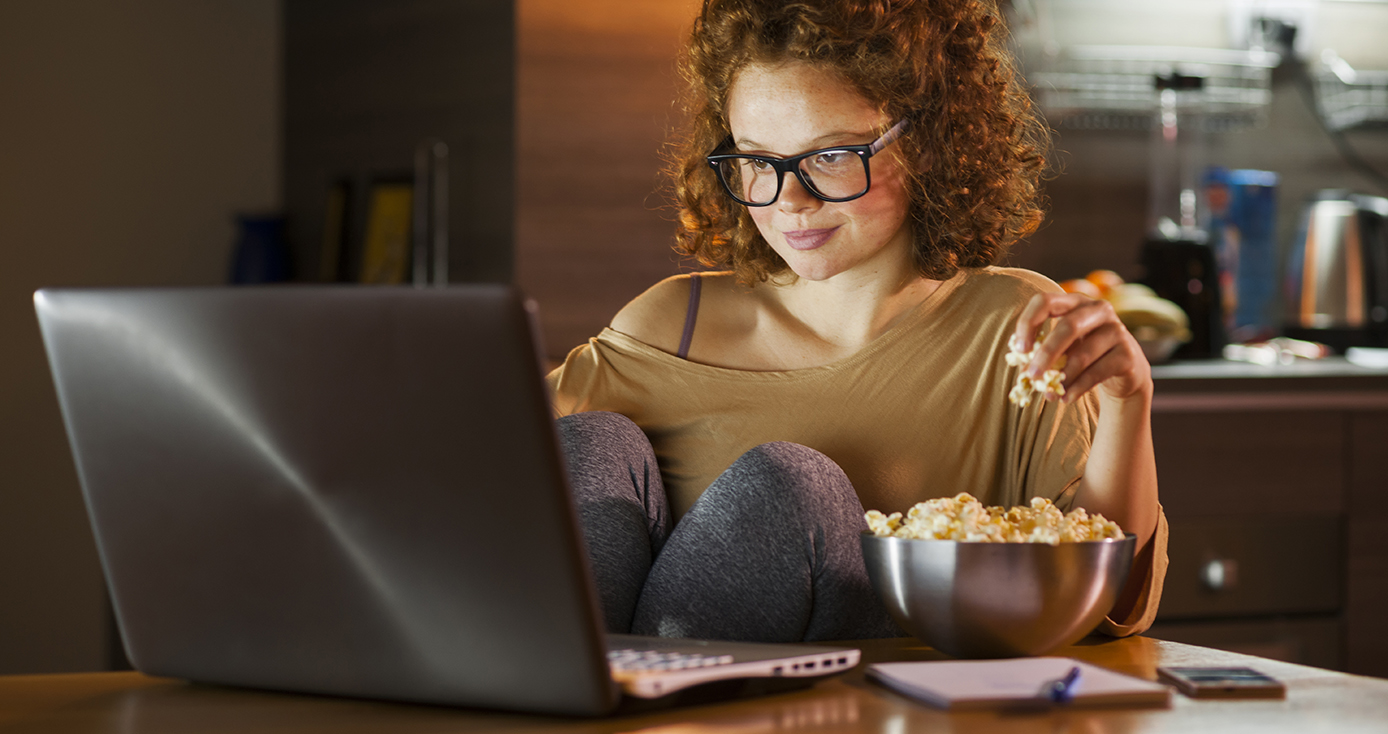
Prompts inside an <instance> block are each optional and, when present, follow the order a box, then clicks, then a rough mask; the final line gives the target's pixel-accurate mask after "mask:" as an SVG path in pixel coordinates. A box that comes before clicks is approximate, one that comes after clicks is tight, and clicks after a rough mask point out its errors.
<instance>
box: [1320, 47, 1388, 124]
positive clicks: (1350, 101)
mask: <svg viewBox="0 0 1388 734" xmlns="http://www.w3.org/2000/svg"><path fill="white" fill-rule="evenodd" d="M1315 79H1316V105H1317V106H1318V107H1320V113H1321V117H1322V118H1324V119H1325V124H1326V125H1327V126H1329V127H1330V129H1332V130H1337V131H1338V130H1345V129H1347V128H1351V127H1358V126H1360V125H1381V124H1388V71H1365V70H1362V69H1355V68H1354V67H1352V66H1350V65H1349V64H1348V63H1346V62H1345V60H1344V59H1341V58H1340V57H1339V56H1337V55H1336V54H1335V52H1334V51H1332V50H1330V49H1326V50H1325V51H1324V52H1323V53H1322V54H1321V65H1320V66H1319V67H1318V68H1317V69H1316V74H1315Z"/></svg>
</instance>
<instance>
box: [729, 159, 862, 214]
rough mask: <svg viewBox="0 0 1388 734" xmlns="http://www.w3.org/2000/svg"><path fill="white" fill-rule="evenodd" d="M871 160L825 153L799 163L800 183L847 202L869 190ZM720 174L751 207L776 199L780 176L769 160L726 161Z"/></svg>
mask: <svg viewBox="0 0 1388 734" xmlns="http://www.w3.org/2000/svg"><path fill="white" fill-rule="evenodd" d="M867 166H868V160H867V158H866V157H864V156H860V155H858V154H856V153H854V152H852V151H847V150H826V151H822V152H819V153H816V154H814V155H812V156H809V157H807V158H803V159H801V160H800V162H799V170H800V176H801V180H802V181H804V182H805V183H806V184H807V185H808V187H809V188H810V190H811V192H812V193H814V194H817V195H818V196H820V197H821V198H826V199H845V198H849V197H854V196H860V195H862V194H864V193H866V192H867V188H868V171H867ZM718 173H719V175H721V176H722V177H723V180H724V181H725V182H726V183H727V186H728V189H729V190H730V191H733V192H736V193H737V194H738V198H740V199H742V201H744V202H746V203H748V204H769V203H771V202H773V201H775V200H776V196H777V194H778V193H779V189H780V186H781V176H780V174H779V173H778V172H777V171H776V168H775V167H774V166H772V165H771V164H770V163H767V162H766V161H762V160H757V159H755V158H727V159H724V160H722V161H719V164H718Z"/></svg>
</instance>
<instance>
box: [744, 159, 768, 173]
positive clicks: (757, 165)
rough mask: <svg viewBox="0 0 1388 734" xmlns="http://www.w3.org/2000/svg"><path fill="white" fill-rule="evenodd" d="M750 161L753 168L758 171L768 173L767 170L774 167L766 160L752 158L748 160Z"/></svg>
mask: <svg viewBox="0 0 1388 734" xmlns="http://www.w3.org/2000/svg"><path fill="white" fill-rule="evenodd" d="M748 163H749V164H750V165H751V167H752V170H753V171H755V172H756V173H766V172H767V171H770V170H771V168H772V166H771V164H770V163H767V162H766V161H759V160H756V159H752V160H750V161H748Z"/></svg>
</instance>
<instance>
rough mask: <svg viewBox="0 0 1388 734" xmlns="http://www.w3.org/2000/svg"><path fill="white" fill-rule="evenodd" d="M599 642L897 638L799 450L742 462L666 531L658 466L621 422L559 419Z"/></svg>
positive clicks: (822, 483) (843, 494)
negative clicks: (600, 619) (601, 631)
mask: <svg viewBox="0 0 1388 734" xmlns="http://www.w3.org/2000/svg"><path fill="white" fill-rule="evenodd" d="M558 426H559V436H560V444H561V446H562V447H563V450H564V453H565V456H566V459H567V461H568V466H569V474H570V479H571V483H572V486H573V492H574V499H575V504H576V505H577V508H578V513H579V518H580V522H581V523H582V525H583V531H584V535H585V537H586V539H587V541H588V552H589V556H590V558H591V560H592V568H593V575H594V577H595V578H596V581H597V585H598V592H599V595H600V597H601V601H602V608H603V615H604V618H605V620H606V624H607V629H608V630H609V631H611V632H632V633H635V634H642V635H659V636H662V637H694V638H703V639H723V640H759V641H765V642H793V641H800V640H850V639H864V638H870V637H894V636H899V635H901V634H902V633H901V631H900V629H899V628H898V627H897V626H896V624H895V623H894V622H892V620H891V618H890V617H889V616H888V615H887V612H886V609H885V608H883V606H882V603H881V602H880V601H879V600H878V598H877V595H876V593H875V592H874V591H873V589H872V586H871V584H870V583H869V582H868V579H867V573H866V571H865V570H864V568H863V557H862V549H861V547H860V546H859V541H858V535H859V533H861V532H862V531H864V530H866V529H867V525H866V523H865V522H864V520H863V507H862V504H861V503H860V502H859V500H858V496H857V494H856V493H855V492H854V491H853V487H852V485H851V484H849V481H848V477H846V476H844V473H843V470H841V469H840V468H839V467H838V465H837V464H835V463H834V462H833V461H832V460H830V459H829V458H828V457H826V456H824V455H823V454H821V453H819V452H817V451H815V450H813V449H810V448H806V447H804V446H801V445H799V444H793V443H783V442H782V443H768V444H763V445H761V446H758V447H756V448H754V449H752V450H751V451H748V452H747V453H745V454H743V455H742V457H741V458H739V459H738V460H737V461H736V462H734V463H733V465H732V466H731V467H729V468H728V470H727V471H725V472H723V474H722V476H720V477H718V479H716V480H714V482H713V484H711V485H709V487H708V489H707V490H705V491H704V493H703V495H702V496H700V497H699V499H698V501H697V502H695V503H694V506H693V507H692V508H690V510H689V512H688V513H686V514H685V516H684V517H683V518H681V519H680V521H679V523H678V524H675V525H674V527H673V529H672V528H671V524H672V523H671V519H670V511H669V507H668V504H667V502H666V499H665V489H664V486H663V485H662V483H661V479H660V471H659V469H658V467H657V466H656V460H655V453H654V451H652V449H651V445H650V442H649V441H648V440H647V439H646V435H645V434H644V433H643V432H642V431H641V429H640V428H638V427H637V426H636V424H634V423H632V422H631V421H630V420H629V419H627V418H626V417H625V416H622V415H618V414H616V413H601V412H593V413H578V414H574V415H570V416H565V417H563V418H561V419H559V424H558Z"/></svg>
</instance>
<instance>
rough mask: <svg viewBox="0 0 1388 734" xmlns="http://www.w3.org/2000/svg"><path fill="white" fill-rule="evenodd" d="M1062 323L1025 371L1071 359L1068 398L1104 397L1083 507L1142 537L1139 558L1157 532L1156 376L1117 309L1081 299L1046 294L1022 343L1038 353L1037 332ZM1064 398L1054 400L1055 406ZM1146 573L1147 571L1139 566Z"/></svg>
mask: <svg viewBox="0 0 1388 734" xmlns="http://www.w3.org/2000/svg"><path fill="white" fill-rule="evenodd" d="M1051 318H1054V319H1055V323H1054V324H1053V325H1052V327H1051V330H1050V333H1049V334H1047V336H1046V338H1045V340H1044V341H1042V343H1041V345H1040V349H1038V350H1037V353H1036V354H1035V355H1034V358H1033V359H1032V362H1031V364H1030V365H1028V366H1027V367H1026V368H1025V369H1028V370H1030V372H1031V373H1032V374H1033V375H1038V376H1039V375H1040V373H1041V372H1043V371H1045V370H1046V369H1048V368H1049V367H1050V366H1051V365H1052V364H1054V363H1055V362H1056V360H1057V358H1059V357H1060V356H1061V355H1064V356H1065V358H1066V364H1065V367H1064V372H1065V375H1066V379H1065V382H1064V385H1065V396H1064V397H1063V398H1059V399H1061V400H1064V401H1066V402H1073V401H1074V400H1076V399H1078V398H1079V397H1080V396H1081V395H1084V394H1085V393H1086V392H1089V391H1090V390H1096V389H1097V391H1098V396H1099V425H1098V428H1097V429H1096V432H1095V436H1094V444H1093V445H1092V446H1091V447H1090V451H1089V460H1088V462H1087V464H1086V465H1085V471H1084V477H1083V478H1082V479H1081V480H1080V486H1079V492H1078V494H1077V495H1076V497H1075V503H1076V504H1077V505H1079V506H1081V507H1084V508H1085V509H1086V510H1089V511H1091V512H1099V513H1102V514H1103V515H1104V517H1107V518H1108V519H1110V520H1113V521H1114V522H1117V523H1118V524H1119V525H1121V526H1122V527H1123V529H1124V530H1126V531H1127V532H1130V533H1133V534H1134V535H1136V536H1137V543H1138V545H1137V558H1138V559H1143V558H1146V555H1144V552H1146V551H1148V546H1149V544H1150V543H1151V541H1152V536H1153V533H1154V532H1155V531H1156V528H1157V516H1158V513H1159V512H1160V509H1159V507H1158V504H1157V465H1156V458H1155V455H1154V454H1153V452H1152V392H1153V386H1152V368H1151V366H1150V365H1149V364H1148V363H1147V358H1146V357H1145V356H1144V355H1143V353H1142V348H1141V347H1140V346H1139V345H1138V343H1137V340H1136V339H1134V338H1133V335H1132V334H1130V333H1129V332H1128V329H1127V328H1126V327H1125V326H1123V323H1122V322H1121V321H1119V320H1118V315H1117V314H1116V313H1114V310H1113V306H1111V305H1109V303H1108V302H1107V301H1101V300H1097V299H1093V298H1090V297H1088V296H1084V295H1080V294H1077V293H1039V294H1037V295H1035V296H1033V297H1032V299H1031V301H1030V302H1028V303H1027V306H1026V308H1025V309H1023V311H1022V314H1021V316H1019V317H1018V319H1017V330H1016V339H1017V342H1018V345H1019V346H1020V348H1021V349H1022V350H1023V351H1030V350H1031V347H1032V342H1033V341H1034V340H1035V337H1036V333H1037V330H1038V329H1040V328H1041V326H1042V324H1044V323H1045V322H1046V320H1047V319H1051ZM1055 398H1056V396H1048V399H1055ZM1137 565H1139V567H1140V563H1139V564H1137ZM1142 577H1143V574H1132V575H1131V576H1129V584H1128V586H1129V588H1128V589H1126V590H1125V593H1124V594H1123V596H1122V600H1120V604H1119V606H1120V607H1123V606H1125V605H1124V604H1123V603H1122V602H1123V601H1129V602H1131V601H1132V600H1134V599H1136V597H1137V593H1138V591H1140V589H1137V588H1134V587H1135V586H1136V585H1140V584H1142V583H1143V582H1144V579H1143V578H1142Z"/></svg>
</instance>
